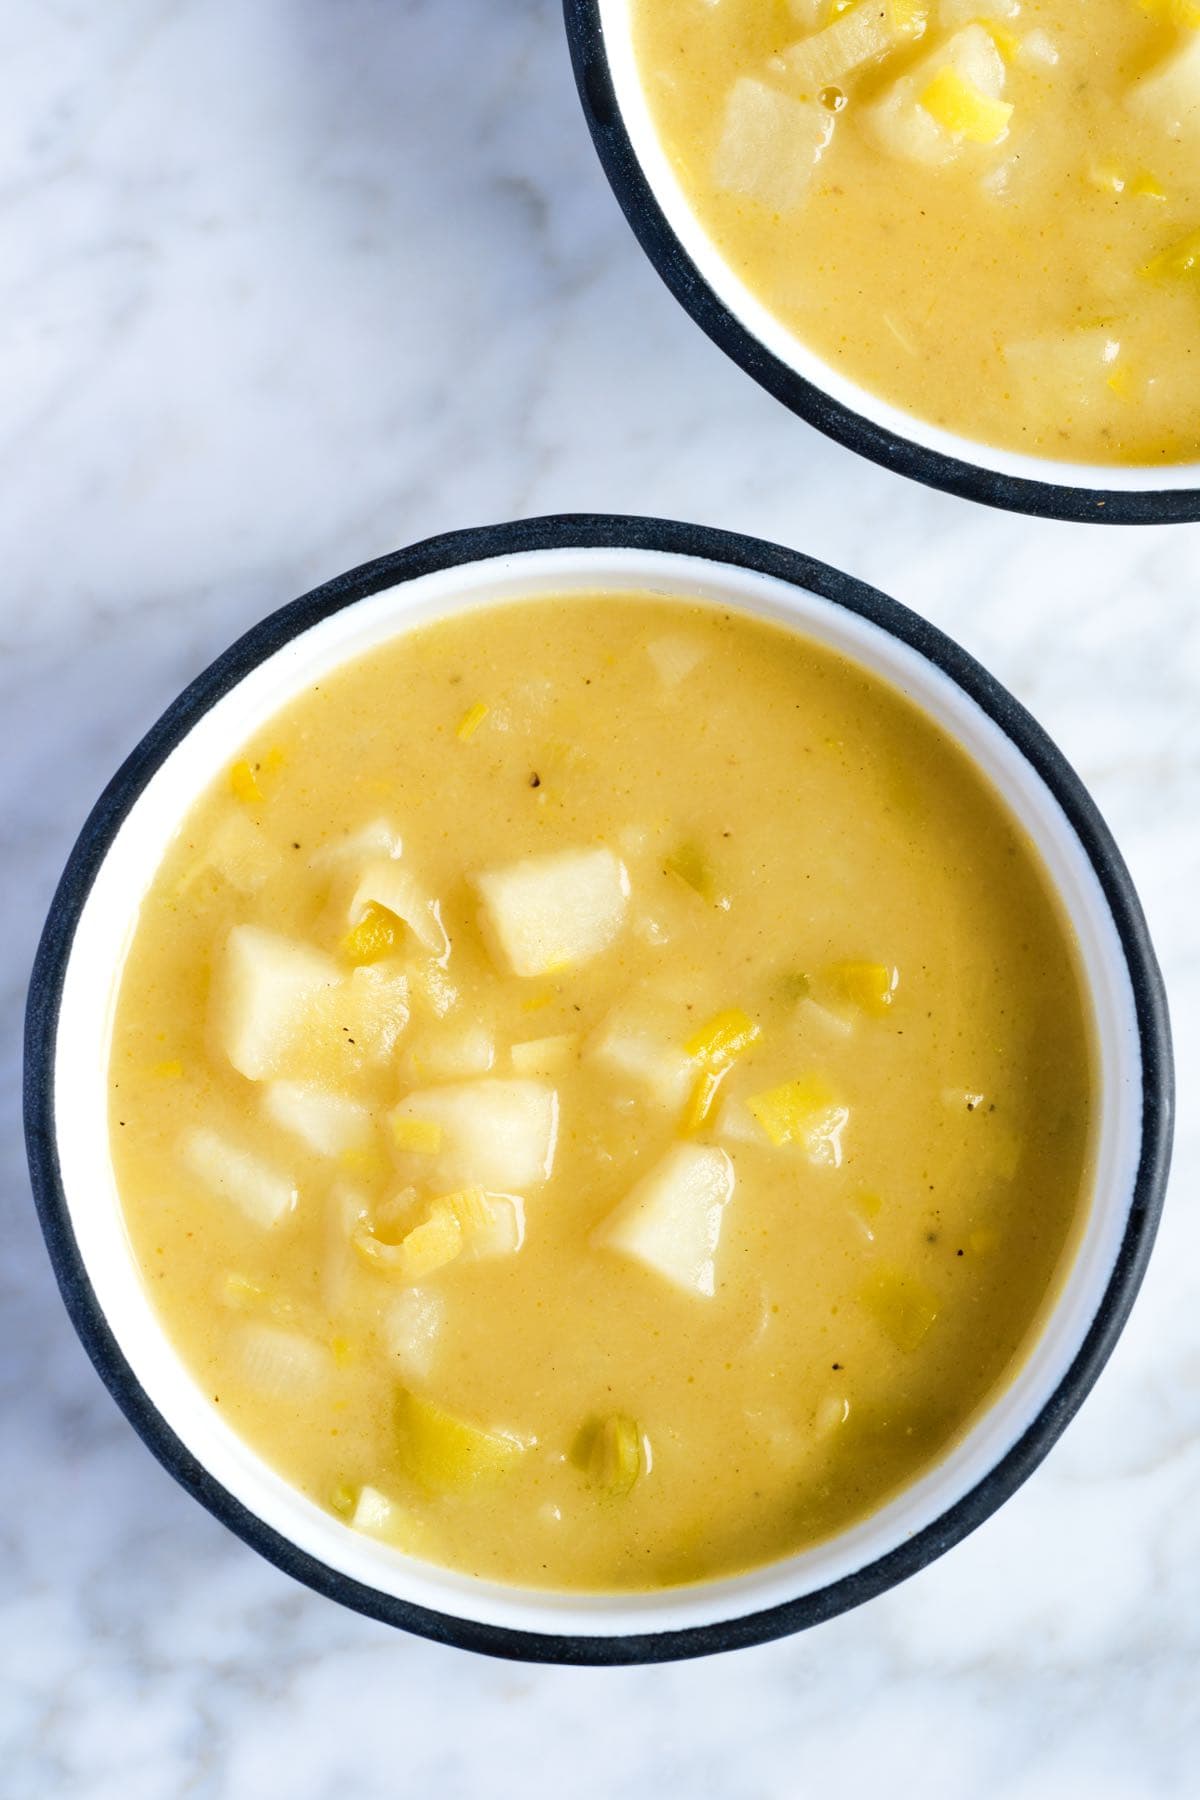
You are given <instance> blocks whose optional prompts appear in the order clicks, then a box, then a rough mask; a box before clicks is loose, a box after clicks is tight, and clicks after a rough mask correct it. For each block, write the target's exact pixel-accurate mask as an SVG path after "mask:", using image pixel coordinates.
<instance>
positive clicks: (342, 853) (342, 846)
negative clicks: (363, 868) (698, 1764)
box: [308, 819, 403, 869]
mask: <svg viewBox="0 0 1200 1800" xmlns="http://www.w3.org/2000/svg"><path fill="white" fill-rule="evenodd" d="M402 849H403V844H402V843H401V840H400V834H399V832H397V831H394V830H393V829H392V827H391V825H389V823H388V821H387V820H386V819H372V820H371V822H370V824H369V825H364V826H363V827H362V829H361V830H360V831H355V832H352V833H350V835H349V836H347V837H340V838H332V839H331V840H330V842H329V843H327V844H322V845H321V847H320V849H319V850H316V851H314V852H313V854H312V855H311V856H310V857H309V859H308V864H309V867H310V868H312V869H324V868H329V867H330V866H331V865H337V864H340V863H347V862H362V861H363V860H364V859H367V860H371V861H375V860H377V859H378V858H380V857H383V856H399V855H400V853H401V851H402Z"/></svg>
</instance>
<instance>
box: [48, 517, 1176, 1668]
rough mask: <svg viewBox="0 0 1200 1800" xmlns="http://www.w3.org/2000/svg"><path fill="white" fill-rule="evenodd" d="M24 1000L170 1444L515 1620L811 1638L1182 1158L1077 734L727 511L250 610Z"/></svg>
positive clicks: (98, 831) (985, 1454) (564, 1645)
mask: <svg viewBox="0 0 1200 1800" xmlns="http://www.w3.org/2000/svg"><path fill="white" fill-rule="evenodd" d="M606 540H607V541H606ZM97 851H99V864H98V866H97V861H96V854H97ZM81 868H86V869H87V870H88V876H87V879H86V880H84V881H82V882H81V879H80V874H79V870H80V869H81ZM31 1018H32V1019H33V1022H34V1037H33V1048H32V1052H31V1077H32V1084H33V1085H32V1088H31V1094H32V1102H31V1134H32V1135H31V1143H32V1145H33V1148H34V1169H35V1176H36V1178H37V1179H38V1182H39V1186H40V1192H41V1199H42V1204H43V1208H44V1216H45V1219H46V1223H47V1230H48V1233H49V1235H50V1239H51V1245H52V1248H53V1249H54V1251H55V1254H56V1257H57V1259H58V1263H59V1269H60V1274H61V1275H62V1276H63V1278H64V1282H65V1285H66V1291H67V1293H68V1298H69V1299H70V1301H71V1303H72V1306H73V1309H74V1311H75V1316H76V1322H77V1323H78V1324H79V1325H80V1329H81V1330H82V1331H83V1334H84V1336H85V1340H86V1341H87V1342H88V1344H89V1347H90V1348H91V1349H92V1351H93V1354H94V1355H95V1356H96V1357H97V1359H98V1361H99V1362H100V1365H101V1367H102V1370H103V1371H104V1373H105V1374H106V1377H107V1378H108V1379H109V1380H110V1383H111V1384H112V1385H113V1386H114V1389H115V1391H116V1392H117V1395H118V1398H119V1399H121V1401H122V1403H123V1404H125V1405H126V1407H127V1409H128V1410H129V1411H130V1412H131V1416H133V1417H134V1418H135V1422H137V1423H138V1425H139V1427H140V1428H141V1429H142V1430H143V1432H144V1433H145V1435H147V1437H148V1438H149V1440H150V1442H151V1444H152V1446H153V1447H154V1448H155V1449H156V1450H157V1451H158V1453H159V1454H160V1455H161V1456H163V1457H164V1460H166V1461H167V1462H168V1464H169V1466H171V1467H172V1468H173V1469H174V1471H175V1472H176V1473H177V1474H179V1475H180V1477H181V1479H183V1480H184V1481H185V1482H186V1483H187V1484H188V1485H189V1486H192V1487H193V1488H194V1489H195V1490H196V1491H198V1492H199V1493H200V1494H201V1497H202V1498H204V1499H205V1500H206V1501H207V1503H208V1504H209V1505H211V1506H212V1507H213V1509H214V1510H215V1511H217V1512H218V1513H219V1514H220V1516H222V1517H225V1518H226V1519H228V1520H229V1521H230V1522H231V1523H233V1524H234V1525H235V1527H236V1528H237V1529H239V1530H241V1531H243V1533H244V1535H246V1536H248V1537H249V1538H250V1539H251V1541H253V1542H255V1543H256V1544H258V1545H259V1547H261V1548H263V1549H265V1550H266V1552H267V1553H268V1554H270V1555H273V1556H276V1557H277V1558H278V1559H279V1560H282V1561H284V1563H285V1565H286V1566H288V1567H292V1568H294V1569H295V1570H296V1572H297V1573H299V1574H301V1576H302V1577H303V1578H304V1579H306V1580H309V1581H311V1582H313V1584H314V1585H317V1586H320V1587H322V1588H323V1589H324V1590H325V1591H329V1592H332V1593H335V1594H336V1595H338V1596H339V1597H341V1598H345V1599H349V1600H350V1601H351V1602H352V1603H354V1604H358V1605H361V1606H363V1607H364V1609H365V1610H368V1611H374V1612H377V1613H379V1614H380V1615H381V1616H384V1617H389V1618H395V1619H396V1620H397V1621H398V1622H401V1623H405V1624H410V1625H412V1626H414V1628H416V1629H419V1630H423V1631H426V1632H430V1633H432V1634H434V1635H442V1636H447V1637H450V1638H452V1639H455V1640H456V1641H461V1642H467V1643H473V1644H478V1645H481V1646H482V1647H486V1648H493V1649H500V1650H502V1651H505V1652H507V1653H519V1654H526V1655H541V1656H559V1657H565V1658H567V1659H572V1660H583V1659H589V1660H621V1659H626V1658H629V1657H632V1656H639V1657H651V1656H662V1655H671V1654H685V1653H689V1652H695V1651H698V1650H702V1649H710V1648H719V1647H724V1646H725V1645H727V1644H732V1643H736V1642H741V1641H748V1640H750V1639H753V1638H755V1637H762V1636H768V1635H771V1634H773V1633H774V1632H777V1631H779V1630H782V1629H789V1628H792V1627H794V1626H795V1625H796V1624H800V1623H806V1622H812V1621H813V1620H815V1619H816V1618H818V1617H820V1616H823V1614H824V1613H827V1612H829V1611H832V1610H836V1609H837V1608H839V1607H841V1606H844V1605H847V1604H850V1603H852V1602H853V1601H854V1600H855V1599H857V1598H861V1597H864V1596H865V1595H866V1594H867V1593H869V1592H871V1591H874V1590H876V1589H877V1588H878V1587H880V1586H882V1585H886V1584H887V1583H888V1582H889V1581H891V1580H893V1579H895V1578H897V1577H898V1576H899V1575H900V1574H902V1573H904V1572H906V1571H907V1570H908V1569H909V1568H912V1567H916V1566H919V1565H920V1563H921V1562H922V1561H924V1560H927V1559H928V1557H929V1556H930V1555H932V1554H935V1553H936V1551H937V1549H939V1548H942V1547H944V1546H945V1545H946V1544H947V1543H949V1542H951V1541H953V1539H954V1538H955V1537H956V1536H959V1535H961V1534H962V1532H963V1531H964V1530H966V1529H969V1527H970V1525H971V1524H972V1523H974V1522H976V1521H977V1520H978V1519H979V1518H980V1517H982V1516H984V1515H985V1514H986V1512H987V1511H989V1510H990V1509H991V1507H992V1506H994V1505H995V1504H997V1503H998V1502H999V1500H1000V1499H1001V1498H1003V1496H1004V1494H1005V1493H1006V1492H1007V1491H1009V1489H1010V1488H1011V1487H1012V1486H1013V1485H1015V1483H1016V1481H1018V1480H1019V1479H1020V1478H1021V1477H1022V1475H1023V1474H1024V1473H1025V1472H1027V1470H1028V1469H1029V1468H1030V1467H1031V1466H1032V1465H1033V1463H1034V1462H1035V1461H1036V1460H1037V1458H1038V1457H1039V1456H1040V1455H1041V1454H1042V1453H1043V1452H1044V1449H1045V1448H1046V1447H1047V1445H1048V1443H1049V1442H1050V1441H1051V1439H1052V1438H1053V1436H1054V1435H1055V1434H1056V1432H1057V1431H1058V1430H1059V1429H1060V1428H1061V1424H1062V1422H1063V1420H1064V1419H1065V1417H1066V1416H1067V1415H1068V1414H1069V1412H1070V1411H1071V1410H1072V1409H1073V1406H1074V1405H1075V1404H1077V1402H1078V1399H1079V1398H1080V1397H1081V1396H1082V1393H1083V1391H1084V1390H1085V1389H1086V1386H1087V1385H1088V1384H1089V1382H1090V1380H1091V1379H1092V1377H1093V1376H1094V1373H1095V1371H1096V1369H1097V1368H1098V1366H1099V1363H1100V1361H1101V1360H1102V1359H1103V1356H1104V1354H1106V1352H1107V1348H1108V1346H1109V1344H1110V1343H1111V1341H1112V1338H1113V1336H1114V1335H1115V1332H1116V1330H1117V1329H1118V1328H1119V1325H1120V1322H1121V1319H1122V1318H1123V1315H1124V1311H1125V1309H1126V1308H1127V1306H1128V1304H1129V1302H1130V1300H1131V1298H1132V1293H1133V1289H1134V1286H1135V1285H1136V1279H1137V1274H1138V1272H1139V1270H1140V1265H1141V1260H1142V1258H1143V1256H1144V1254H1145V1251H1146V1249H1147V1248H1148V1243H1149V1235H1150V1231H1151V1229H1152V1221H1153V1212H1154V1206H1155V1197H1156V1194H1157V1189H1158V1184H1159V1182H1160V1180H1161V1175H1162V1167H1163V1161H1164V1158H1165V1132H1166V1107H1167V1103H1168V1097H1169V1055H1168V1052H1167V1050H1166V1044H1165V1019H1164V1015H1163V1013H1162V1009H1161V997H1160V995H1159V993H1158V989H1157V985H1156V976H1155V972H1154V968H1153V962H1152V959H1151V958H1150V955H1149V951H1148V948H1147V946H1146V944H1145V940H1144V936H1143V935H1142V927H1141V924H1140V919H1139V916H1138V914H1137V911H1136V903H1135V902H1134V901H1133V900H1132V896H1131V894H1130V892H1129V889H1128V885H1127V881H1126V878H1125V876H1124V873H1123V871H1122V869H1121V866H1120V864H1119V861H1118V860H1117V859H1116V856H1115V852H1114V851H1113V850H1112V847H1111V845H1110V843H1109V841H1108V839H1107V837H1106V836H1105V834H1104V832H1103V827H1102V826H1101V825H1100V824H1099V822H1098V820H1097V819H1096V817H1095V815H1094V813H1093V811H1092V809H1091V808H1090V806H1089V805H1088V803H1087V802H1086V799H1085V798H1084V797H1083V796H1082V795H1081V793H1080V791H1079V790H1078V787H1077V785H1076V784H1075V783H1074V781H1073V779H1072V778H1071V777H1070V776H1069V774H1068V773H1067V772H1066V771H1065V770H1064V769H1063V767H1062V765H1061V763H1060V762H1059V761H1058V759H1057V758H1056V757H1055V755H1054V753H1053V752H1052V751H1051V750H1050V749H1049V747H1048V746H1047V745H1046V743H1045V741H1044V740H1043V739H1042V738H1041V737H1040V734H1038V733H1037V731H1036V728H1035V727H1033V726H1032V725H1031V723H1030V722H1029V721H1028V720H1027V719H1026V718H1025V717H1024V715H1022V714H1021V713H1020V712H1019V709H1017V708H1016V707H1015V704H1014V703H1012V702H1011V701H1009V700H1008V699H1007V697H1006V696H1004V695H1003V694H1002V693H1000V692H999V691H998V690H996V689H995V688H994V686H993V685H992V684H990V683H989V682H988V681H987V679H986V678H985V677H983V676H982V674H981V673H980V672H979V671H977V670H976V669H975V668H974V666H973V665H971V664H970V663H969V662H968V661H967V659H966V658H964V657H962V656H961V653H957V652H955V651H954V650H953V647H952V646H949V645H947V644H945V643H944V641H942V640H940V639H938V638H936V636H935V635H934V634H931V633H930V632H929V631H928V628H926V627H923V626H921V624H920V622H919V621H916V620H913V619H912V618H911V617H910V616H909V615H907V614H904V613H903V612H902V611H901V610H900V609H899V608H896V607H894V606H893V605H892V604H891V603H890V602H887V601H885V600H883V599H882V597H880V596H876V595H873V594H872V593H871V592H870V591H869V590H866V589H862V588H859V587H857V586H856V585H855V584H853V583H849V582H847V581H846V580H845V578H841V577H837V576H836V575H834V574H833V573H832V572H831V571H827V570H824V569H821V568H820V567H819V565H814V564H809V563H805V562H803V561H802V559H797V558H790V557H789V556H788V555H787V553H785V552H782V551H775V550H772V549H771V548H770V547H768V546H756V545H750V544H748V543H747V542H746V541H745V540H738V539H728V538H722V537H720V536H719V535H717V534H705V533H700V532H695V531H691V530H689V529H688V528H683V527H671V526H666V525H655V524H650V525H647V526H644V527H643V526H634V525H624V524H623V522H620V521H612V522H600V523H599V524H597V523H595V522H583V523H577V522H575V521H551V522H547V523H545V524H544V525H541V526H538V525H534V526H526V527H515V528H512V530H511V531H510V532H506V531H503V530H501V531H498V532H495V533H491V534H478V535H475V534H464V535H463V536H462V537H460V538H456V539H450V540H443V541H441V542H439V543H437V544H435V545H434V546H432V547H429V548H422V549H420V550H418V551H415V552H411V553H406V554H405V555H404V556H401V557H398V558H395V559H389V560H388V561H387V562H385V563H382V564H379V565H375V566H373V567H372V568H371V569H369V570H366V571H362V572H359V574H358V575H357V576H355V577H351V578H348V580H347V582H345V583H339V584H334V586H333V587H331V588H330V589H328V590H322V591H320V592H319V593H318V594H317V595H315V596H311V597H310V598H309V599H308V600H307V601H304V602H299V603H297V605H296V607H294V608H291V609H289V610H288V611H287V612H285V613H283V614H280V615H277V617H276V618H275V619H274V620H270V621H267V622H266V624H264V625H263V626H262V627H259V628H258V630H257V631H256V632H255V633H253V634H252V635H251V637H250V638H249V639H247V640H245V641H244V643H243V644H242V645H241V646H239V647H237V648H235V650H234V651H232V652H231V653H230V655H229V657H228V658H226V659H225V660H224V662H223V663H222V664H219V665H217V666H216V668H215V669H214V670H213V671H212V672H210V675H209V676H208V677H206V678H204V680H203V681H202V682H201V684H199V685H198V687H197V688H196V689H194V690H191V691H190V692H189V694H188V695H186V696H184V698H183V700H182V701H181V702H180V703H179V705H178V706H177V707H176V708H175V709H174V711H173V713H172V714H170V715H168V718H167V719H166V720H165V721H164V722H163V725H162V726H161V727H159V728H158V730H157V731H156V732H155V733H153V734H152V736H151V739H150V740H148V744H147V746H146V747H145V749H144V750H143V752H141V753H140V755H139V758H138V759H137V760H136V761H135V763H134V765H133V766H132V767H131V768H130V769H129V770H127V771H126V772H125V773H124V774H123V775H122V777H120V778H118V784H117V787H116V789H115V790H114V793H113V794H112V795H110V797H109V798H108V800H107V801H106V803H105V805H104V807H103V809H102V812H101V813H100V814H99V815H98V820H97V822H96V823H94V824H93V826H92V827H90V828H89V833H87V834H85V841H84V845H83V846H82V847H81V850H80V852H79V860H77V863H76V866H75V869H74V870H73V871H72V872H71V873H69V874H68V877H67V884H66V887H65V889H64V893H63V895H62V897H61V898H60V901H59V903H58V906H57V908H56V912H55V914H54V916H53V918H52V921H51V925H50V928H49V931H48V935H47V941H46V946H45V947H44V950H43V956H42V963H41V966H40V969H39V975H38V978H37V981H36V982H35V989H34V1000H33V1012H32V1014H31ZM198 1471H199V1472H198Z"/></svg>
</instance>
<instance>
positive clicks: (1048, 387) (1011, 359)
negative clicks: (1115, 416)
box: [1004, 325, 1121, 410]
mask: <svg viewBox="0 0 1200 1800" xmlns="http://www.w3.org/2000/svg"><path fill="white" fill-rule="evenodd" d="M1120 354H1121V340H1120V338H1118V337H1117V336H1116V335H1115V333H1113V332H1111V331H1109V330H1108V329H1107V327H1105V326H1102V325H1088V326H1084V327H1082V328H1081V329H1079V330H1075V331H1058V332H1049V333H1047V334H1046V336H1045V337H1037V338H1026V339H1024V340H1023V341H1022V342H1020V343H1016V344H1007V345H1006V346H1005V349H1004V360H1005V362H1006V363H1007V364H1008V367H1009V368H1010V370H1011V371H1012V375H1013V379H1014V381H1015V383H1016V385H1017V387H1018V388H1019V390H1020V392H1021V395H1022V397H1023V400H1024V401H1025V402H1026V403H1027V404H1030V405H1037V406H1039V407H1041V406H1045V405H1050V406H1052V407H1055V408H1057V409H1059V410H1061V409H1062V408H1063V407H1070V408H1072V409H1073V410H1078V409H1087V408H1088V407H1092V406H1095V405H1096V404H1097V402H1099V401H1102V400H1104V401H1111V399H1112V391H1111V389H1110V388H1109V386H1108V383H1109V381H1110V380H1111V379H1112V376H1113V374H1114V372H1115V368H1116V365H1117V359H1118V357H1119V356H1120Z"/></svg>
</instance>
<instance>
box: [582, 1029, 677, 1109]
mask: <svg viewBox="0 0 1200 1800" xmlns="http://www.w3.org/2000/svg"><path fill="white" fill-rule="evenodd" d="M673 1027H674V1029H673ZM688 1030H689V1028H688V1026H687V1025H686V1024H685V1023H684V1022H683V1019H682V1018H674V1017H673V1015H671V1014H670V1013H669V1012H667V1011H665V1010H664V1009H660V1008H657V1007H651V1006H645V1007H630V1008H627V1009H622V1010H620V1011H618V1012H615V1013H612V1014H610V1015H609V1017H608V1018H607V1019H606V1020H605V1022H604V1024H603V1025H602V1026H601V1027H600V1030H599V1032H598V1033H597V1035H596V1036H595V1037H594V1038H593V1039H592V1041H591V1043H590V1044H589V1046H588V1055H589V1056H590V1057H592V1058H594V1059H595V1061H596V1062H598V1063H600V1064H601V1066H602V1067H603V1068H605V1069H608V1070H609V1071H610V1072H611V1073H612V1074H614V1075H617V1076H619V1077H620V1078H621V1079H623V1080H625V1081H630V1082H633V1083H634V1085H635V1086H637V1087H640V1088H647V1089H648V1090H649V1091H650V1093H651V1094H653V1095H654V1097H655V1099H656V1100H660V1101H661V1102H662V1104H663V1105H664V1106H670V1107H672V1108H675V1107H679V1106H682V1105H683V1102H684V1099H685V1098H686V1096H687V1092H688V1089H689V1088H690V1086H691V1084H692V1082H693V1081H694V1080H695V1077H696V1069H697V1064H696V1061H695V1059H694V1058H693V1057H691V1056H689V1055H688V1054H687V1051H686V1050H685V1049H684V1048H683V1041H684V1039H685V1038H686V1037H687V1036H688Z"/></svg>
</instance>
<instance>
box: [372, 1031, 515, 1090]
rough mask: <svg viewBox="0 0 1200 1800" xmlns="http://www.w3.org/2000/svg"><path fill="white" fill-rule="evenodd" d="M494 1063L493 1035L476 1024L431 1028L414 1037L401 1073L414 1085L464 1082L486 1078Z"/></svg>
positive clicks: (494, 1046)
mask: <svg viewBox="0 0 1200 1800" xmlns="http://www.w3.org/2000/svg"><path fill="white" fill-rule="evenodd" d="M495 1060H496V1045H495V1041H494V1039H493V1037H492V1034H491V1032H490V1031H489V1030H488V1028H487V1026H486V1025H482V1024H480V1023H479V1022H478V1021H477V1020H476V1021H471V1022H465V1023H463V1024H461V1025H458V1024H446V1025H437V1026H433V1027H430V1028H428V1029H425V1030H422V1031H421V1032H420V1034H419V1036H418V1035H417V1034H416V1033H414V1041H413V1042H412V1043H410V1045H409V1047H408V1050H407V1052H406V1054H405V1057H404V1069H405V1072H406V1073H407V1074H408V1075H409V1076H411V1077H412V1078H413V1079H414V1080H416V1081H465V1080H469V1079H470V1077H471V1076H473V1075H486V1074H487V1072H488V1070H489V1069H490V1068H491V1066H492V1064H493V1063H494V1062H495ZM515 1066H516V1065H515V1063H514V1067H515ZM527 1072H529V1071H526V1070H521V1071H520V1073H522V1074H525V1073H527ZM534 1072H536V1071H534Z"/></svg>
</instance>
